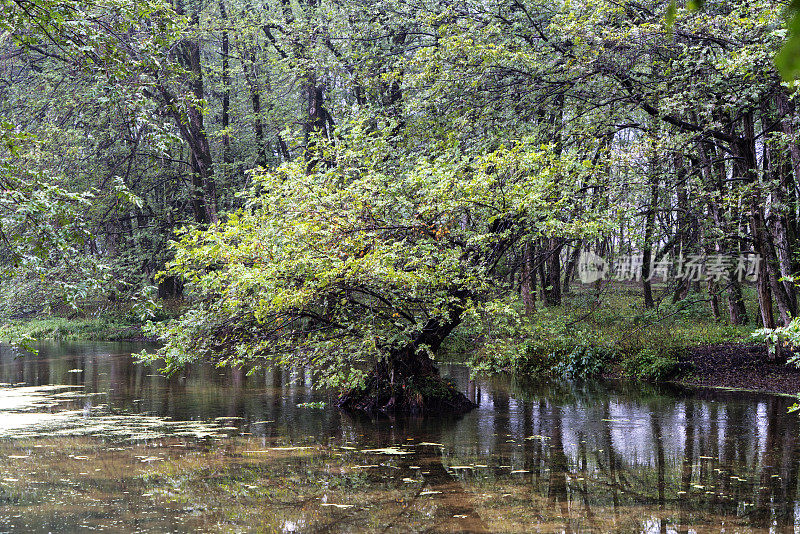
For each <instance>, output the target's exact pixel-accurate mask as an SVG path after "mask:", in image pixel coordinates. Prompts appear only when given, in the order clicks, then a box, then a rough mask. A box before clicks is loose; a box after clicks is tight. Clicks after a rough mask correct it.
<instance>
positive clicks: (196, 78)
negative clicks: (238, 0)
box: [159, 0, 217, 223]
mask: <svg viewBox="0 0 800 534" xmlns="http://www.w3.org/2000/svg"><path fill="white" fill-rule="evenodd" d="M175 12H176V13H177V14H178V15H185V11H184V8H183V1H182V0H178V1H177V2H176V5H175ZM191 23H192V25H194V26H199V24H200V20H199V15H198V13H196V12H195V13H194V14H193V15H192V17H191ZM178 51H179V54H178V55H179V57H180V60H181V64H182V66H183V68H184V69H186V71H187V72H188V78H189V79H188V82H189V86H190V87H191V90H192V93H193V95H192V96H193V101H191V102H187V103H186V109H185V114H184V113H181V111H180V108H179V106H178V102H177V98H176V97H175V95H174V94H172V93H171V91H169V89H168V88H167V87H166V86H164V85H163V84H162V85H161V86H160V87H159V89H160V90H161V93H162V95H163V96H164V98H165V100H166V104H167V108H168V110H169V112H170V114H171V115H172V116H173V118H174V119H175V121H176V123H178V124H177V126H178V129H179V130H180V132H181V136H182V137H183V138H184V141H186V142H187V143H188V145H189V149H190V151H191V154H190V158H189V159H190V162H191V167H192V173H193V176H192V185H193V191H192V205H193V207H194V214H195V219H196V220H197V222H200V223H215V222H217V205H216V203H217V188H216V185H215V183H214V169H213V160H212V157H211V146H210V144H209V142H208V137H207V136H206V131H205V126H204V124H203V110H202V105H201V102H203V100H204V98H205V88H204V86H203V69H202V64H201V56H200V44H199V43H198V42H197V40H195V39H183V40H181V42H180V43H179V46H178Z"/></svg>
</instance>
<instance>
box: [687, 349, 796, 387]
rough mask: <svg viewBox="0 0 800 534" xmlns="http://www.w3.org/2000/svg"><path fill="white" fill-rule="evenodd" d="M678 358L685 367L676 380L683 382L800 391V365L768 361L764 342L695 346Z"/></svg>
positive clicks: (711, 385)
mask: <svg viewBox="0 0 800 534" xmlns="http://www.w3.org/2000/svg"><path fill="white" fill-rule="evenodd" d="M680 360H681V363H682V364H684V365H686V366H687V367H688V369H687V372H686V373H685V374H684V375H683V376H681V377H680V378H679V379H678V380H677V382H679V383H681V384H683V385H688V386H701V387H724V388H733V389H747V390H755V391H763V392H769V393H784V394H789V395H797V394H798V393H800V368H798V367H797V366H795V365H793V364H791V363H789V364H787V363H785V362H771V361H769V360H768V359H767V349H766V346H765V345H764V344H761V343H759V344H743V343H723V344H718V345H706V346H699V347H695V348H693V349H691V350H689V351H687V352H686V353H685V354H684V355H683V356H682V357H681V358H680Z"/></svg>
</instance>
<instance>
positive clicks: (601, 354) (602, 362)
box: [553, 342, 614, 380]
mask: <svg viewBox="0 0 800 534" xmlns="http://www.w3.org/2000/svg"><path fill="white" fill-rule="evenodd" d="M613 356H614V351H613V350H612V349H608V348H605V347H601V346H597V345H590V344H588V343H585V342H581V343H579V344H578V345H575V346H574V347H573V348H572V349H571V350H569V351H568V352H566V354H564V355H563V356H562V357H561V361H560V362H559V363H558V364H556V366H555V367H554V369H553V370H554V371H555V372H556V373H557V374H559V375H561V376H563V377H565V378H569V379H580V380H583V379H586V378H592V377H595V376H599V375H600V374H601V373H602V372H603V370H604V369H605V366H606V363H607V362H608V361H610V360H611V359H612V358H613Z"/></svg>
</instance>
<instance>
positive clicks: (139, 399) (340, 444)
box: [0, 343, 800, 533]
mask: <svg viewBox="0 0 800 534" xmlns="http://www.w3.org/2000/svg"><path fill="white" fill-rule="evenodd" d="M141 349H142V346H141V345H132V344H111V343H89V344H67V343H65V344H54V345H44V346H42V348H41V350H40V351H39V353H38V354H37V355H35V356H30V355H29V356H26V357H24V358H15V356H16V354H15V353H14V352H13V351H11V350H10V349H8V348H4V347H0V382H2V383H3V385H2V386H0V532H5V531H13V532H75V531H88V530H96V531H102V532H219V531H224V532H231V531H233V532H409V531H413V532H654V533H655V532H675V533H678V532H687V533H688V532H748V533H758V532H798V531H800V526H797V525H800V508H798V506H797V503H798V498H797V485H798V467H799V466H800V464H798V461H800V454H799V451H798V433H800V428H798V419H797V416H795V415H792V414H788V413H787V408H788V406H789V405H791V404H792V403H793V399H791V398H786V397H777V396H768V395H757V394H752V393H744V392H731V391H703V392H691V391H686V390H681V389H678V388H666V387H661V388H656V387H652V386H647V385H643V386H636V385H633V384H624V383H617V384H613V383H611V384H609V383H599V382H593V383H587V384H582V385H575V384H568V383H556V382H544V383H542V382H540V383H524V382H521V381H517V380H510V379H507V378H506V379H479V380H476V381H470V380H469V375H468V372H467V371H466V369H464V368H463V367H460V366H456V365H452V366H443V371H444V373H445V374H447V375H449V376H451V377H452V378H453V380H454V381H455V382H456V383H458V384H459V385H460V387H461V388H462V389H463V390H464V391H466V392H468V395H469V396H470V397H471V398H473V399H474V400H476V401H478V402H479V403H480V407H479V408H478V409H477V410H475V411H473V412H472V413H470V414H468V415H466V416H465V417H462V418H460V419H447V420H425V419H396V420H389V419H378V420H370V419H369V418H365V417H352V416H349V415H347V414H343V413H341V412H339V411H337V410H336V409H333V408H331V407H330V404H331V399H329V398H327V397H326V396H325V395H324V394H321V393H318V392H314V391H312V390H311V389H310V385H311V376H310V374H308V373H305V372H303V371H302V370H288V369H274V370H267V371H263V372H260V373H255V374H253V375H251V376H246V375H245V374H244V373H241V372H238V371H232V370H220V369H215V368H214V367H212V366H193V367H191V368H189V369H187V370H186V372H184V373H181V374H179V375H176V376H173V377H170V378H165V377H163V376H161V375H159V374H158V372H157V369H156V368H154V367H148V366H141V365H136V364H134V363H133V360H132V359H131V357H130V354H131V353H132V352H138V351H139V350H141ZM55 386H59V387H55ZM321 403H327V404H326V405H325V406H324V407H322V405H321Z"/></svg>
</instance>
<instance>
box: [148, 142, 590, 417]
mask: <svg viewBox="0 0 800 534" xmlns="http://www.w3.org/2000/svg"><path fill="white" fill-rule="evenodd" d="M317 143H321V141H317ZM324 146H325V149H324V150H325V156H324V159H325V160H326V161H331V162H332V164H331V166H330V167H328V168H324V169H318V170H317V171H316V172H313V173H308V172H307V167H306V165H304V164H303V162H302V161H298V162H293V163H290V164H285V165H283V166H281V167H280V168H279V169H278V170H276V171H275V172H271V173H265V174H260V175H257V176H256V177H254V179H255V180H256V184H257V191H258V193H256V194H254V195H253V196H252V197H251V200H250V203H249V204H248V206H247V207H246V208H245V209H243V210H241V211H239V212H238V213H236V214H232V215H230V216H229V217H228V218H227V219H226V220H225V221H224V222H222V223H220V224H219V225H218V226H214V227H212V228H210V229H208V230H207V231H202V232H197V231H194V232H188V233H187V234H186V235H184V237H183V238H182V240H181V241H180V243H179V244H178V246H177V249H176V256H175V260H174V262H173V263H172V264H171V268H170V271H169V272H170V273H171V274H175V275H180V276H184V277H186V278H187V280H188V289H189V290H190V291H191V294H192V295H193V298H194V299H195V300H194V303H193V306H192V309H191V311H189V312H188V313H186V314H185V315H184V316H183V317H182V318H180V319H177V320H175V321H174V322H172V323H170V324H169V325H167V326H166V327H164V328H162V329H161V337H162V339H163V341H164V342H165V347H164V348H163V349H161V350H160V351H158V354H157V355H158V356H161V357H164V358H165V359H166V361H167V364H168V366H170V367H175V366H180V365H182V364H183V363H185V362H187V361H191V360H192V359H194V358H195V357H197V356H198V355H202V356H203V357H206V358H209V359H211V360H212V361H215V362H217V363H220V364H227V365H245V366H259V365H264V364H266V363H268V362H277V363H285V364H291V365H303V366H308V367H311V368H314V369H316V370H317V372H318V373H320V375H321V377H322V379H323V383H325V384H327V385H330V386H338V387H341V388H343V389H346V390H347V392H346V393H345V394H344V395H343V396H342V397H341V398H340V405H341V406H342V407H344V408H348V409H361V410H366V411H384V412H394V411H402V412H411V413H421V412H453V413H460V412H463V411H466V410H468V409H470V408H471V407H472V403H471V402H469V401H468V400H467V399H466V397H464V396H463V394H461V393H460V392H457V391H455V390H454V389H453V386H452V385H450V384H448V383H446V382H444V381H443V380H442V379H441V378H440V377H439V375H438V372H437V370H436V368H435V366H434V363H433V358H434V357H435V354H436V352H437V350H438V349H439V348H440V346H441V344H442V342H443V341H444V340H445V338H446V337H447V336H448V335H449V334H450V333H451V332H452V331H453V329H454V328H455V327H456V326H457V325H458V324H459V323H460V322H461V321H462V320H464V318H465V316H467V315H468V314H474V313H477V311H478V310H480V309H482V308H485V307H486V306H491V305H493V304H492V303H494V305H496V302H495V301H496V300H497V299H498V298H500V297H502V296H503V293H504V291H505V290H506V288H505V287H504V285H503V283H502V282H501V281H500V280H498V279H497V277H496V276H495V274H496V271H497V267H498V264H499V263H500V261H501V260H502V258H503V257H504V255H505V254H506V252H507V251H508V250H509V249H510V248H512V247H514V246H516V245H517V244H518V243H519V242H520V240H521V239H524V238H527V237H530V236H532V235H539V234H540V233H541V232H548V233H551V234H553V235H559V236H567V235H575V234H579V233H581V232H582V231H581V230H578V228H580V227H581V226H582V225H581V222H580V221H575V220H572V221H569V222H564V221H561V220H559V218H558V213H559V212H561V211H564V210H566V209H567V206H571V205H572V203H573V202H575V201H576V198H575V190H574V189H573V188H572V187H571V184H575V183H578V182H577V180H576V179H575V178H577V176H578V175H580V174H581V173H582V172H584V168H583V167H582V166H581V165H580V164H579V162H573V161H570V160H569V159H568V158H563V159H562V158H558V157H556V156H555V155H554V154H553V153H552V151H550V150H549V149H548V147H540V146H537V145H532V144H531V143H529V142H526V141H524V140H520V141H518V142H515V143H514V145H513V146H509V147H500V148H498V149H496V150H483V151H478V150H465V149H464V148H463V147H461V146H460V145H459V144H458V143H454V142H442V143H440V144H439V145H438V146H436V147H431V148H432V151H431V153H430V154H429V155H427V156H423V155H420V156H419V157H418V156H416V155H414V154H411V155H405V154H402V153H400V154H398V153H397V152H396V151H395V150H394V147H393V146H392V137H391V135H390V136H388V138H387V136H386V135H381V134H379V133H368V132H367V131H365V130H364V129H362V128H357V129H355V130H354V131H353V132H351V133H350V135H348V136H347V137H343V138H340V139H338V140H337V143H336V144H335V145H332V144H324ZM433 154H437V155H433Z"/></svg>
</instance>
